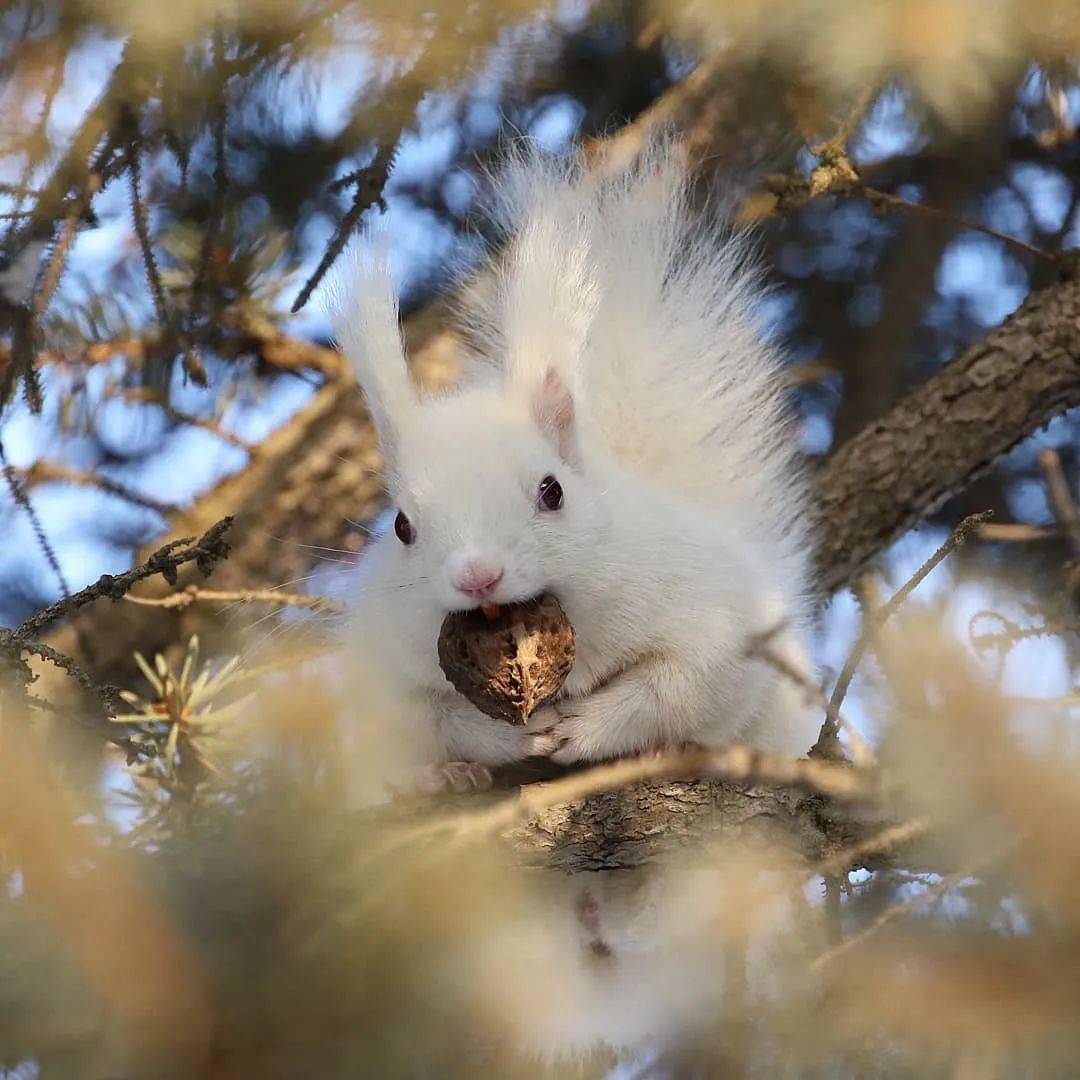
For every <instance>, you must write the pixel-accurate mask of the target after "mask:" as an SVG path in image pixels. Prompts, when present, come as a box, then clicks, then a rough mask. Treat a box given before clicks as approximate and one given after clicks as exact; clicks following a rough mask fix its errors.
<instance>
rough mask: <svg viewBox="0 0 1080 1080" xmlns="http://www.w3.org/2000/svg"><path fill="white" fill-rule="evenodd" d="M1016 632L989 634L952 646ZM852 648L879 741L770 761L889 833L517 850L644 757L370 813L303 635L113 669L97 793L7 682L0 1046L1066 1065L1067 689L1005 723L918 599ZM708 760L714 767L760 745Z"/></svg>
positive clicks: (2, 1055)
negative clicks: (1034, 736) (303, 647)
mask: <svg viewBox="0 0 1080 1080" xmlns="http://www.w3.org/2000/svg"><path fill="white" fill-rule="evenodd" d="M1014 639H1015V635H1013V634H1010V633H1009V631H1008V630H1007V629H1006V630H1004V631H1003V630H1001V629H1000V627H998V626H996V625H995V626H994V627H993V629H992V630H991V631H988V632H987V634H986V635H985V638H984V639H983V640H982V641H981V645H982V647H984V648H986V649H989V650H991V651H992V652H993V651H997V650H1000V649H1003V648H1004V649H1007V648H1008V647H1009V642H1010V640H1014ZM871 647H872V649H873V651H874V653H875V655H876V657H877V660H878V663H879V665H880V668H881V672H882V673H883V678H882V679H881V686H880V708H881V710H882V713H883V715H885V716H887V718H888V721H889V726H888V734H887V736H886V737H885V739H884V740H883V743H882V745H881V747H880V751H879V753H878V755H877V756H876V758H875V759H873V760H871V759H870V758H869V756H868V752H867V751H866V750H865V748H861V749H859V750H858V751H857V752H856V754H855V757H856V760H857V762H858V763H857V764H833V763H829V762H827V761H823V762H820V763H819V765H818V769H817V771H814V772H810V773H808V774H806V775H804V776H802V777H801V778H799V779H798V780H797V781H792V782H796V783H797V784H798V785H799V787H800V789H801V791H802V795H801V796H800V798H801V800H802V801H801V802H800V803H799V804H798V805H797V812H798V813H799V814H803V815H806V816H808V817H811V816H814V815H817V816H819V817H826V818H830V819H834V820H842V819H848V820H852V821H857V820H859V819H860V818H863V817H867V816H868V817H869V818H871V819H874V820H880V821H882V822H892V824H885V825H882V826H881V831H880V832H879V833H877V834H876V835H870V836H868V837H866V838H864V839H863V840H861V841H859V842H852V843H849V844H844V843H843V842H838V843H836V844H834V845H833V846H832V847H831V848H824V849H822V850H824V851H826V852H827V853H826V854H821V852H820V851H819V852H816V853H814V854H812V855H810V856H808V854H807V852H806V851H805V850H800V848H799V846H798V845H796V844H788V843H784V842H782V840H780V839H778V838H777V837H776V836H775V835H771V834H765V833H761V834H758V833H754V834H751V835H749V836H734V835H732V836H731V837H727V836H725V834H724V833H723V832H720V833H718V834H715V835H712V836H711V838H710V839H704V838H702V839H700V840H699V841H697V842H695V843H694V844H693V845H691V846H690V847H689V848H687V847H685V846H684V847H683V848H682V849H679V850H674V849H673V850H671V851H670V852H668V854H667V856H666V857H665V858H662V859H658V860H657V861H656V862H654V863H653V864H652V865H651V866H649V867H647V868H642V869H639V870H636V871H629V870H620V871H615V872H612V873H608V874H583V875H582V874H578V875H574V874H570V875H567V874H564V873H562V872H557V871H553V870H549V869H543V868H538V866H537V860H536V859H535V858H533V859H532V860H529V859H527V858H525V857H524V855H523V847H522V835H523V830H524V831H525V834H526V835H527V833H528V830H529V827H530V822H531V821H532V820H533V819H534V818H537V817H539V816H540V815H541V813H542V812H543V811H544V810H545V809H548V808H549V807H550V804H551V803H553V802H554V803H564V802H567V801H570V802H572V803H573V804H574V805H580V800H581V799H583V798H587V797H590V793H592V792H603V791H610V790H612V789H619V788H621V787H622V786H623V785H624V784H625V783H628V782H630V783H633V782H635V781H639V779H640V776H642V775H644V776H650V777H653V778H654V779H653V780H652V783H656V782H657V781H656V780H655V778H656V777H657V776H660V777H662V775H663V771H664V762H663V760H662V759H649V760H646V761H644V762H641V763H637V762H630V763H623V764H622V765H616V766H606V767H601V768H598V769H594V770H590V771H587V772H583V773H578V774H573V775H572V776H570V777H568V778H566V779H564V780H559V781H554V782H552V783H551V784H546V785H533V786H531V787H527V788H525V789H523V792H524V793H523V794H522V795H520V796H518V795H510V794H508V793H506V792H505V791H504V792H499V793H489V794H488V795H473V796H469V797H468V798H465V799H462V798H461V797H453V796H448V797H446V798H444V799H436V800H429V799H420V798H411V797H400V798H397V799H396V800H394V801H392V802H391V803H388V804H383V805H378V806H377V805H372V804H371V802H370V799H369V796H368V792H369V790H371V789H373V788H374V787H377V784H378V780H379V778H380V776H381V775H382V771H383V768H384V767H385V765H386V753H387V751H386V750H385V748H386V747H387V746H389V745H392V739H387V738H385V733H383V736H381V737H375V738H371V739H368V740H363V739H361V740H359V741H358V740H357V739H356V737H355V727H353V726H351V727H350V731H352V733H353V734H352V735H349V734H348V733H345V734H343V732H342V729H341V727H340V725H339V722H338V717H339V715H340V713H341V709H342V701H341V697H340V693H341V692H340V690H339V689H337V684H336V681H335V680H334V679H332V678H330V677H328V675H327V669H326V667H325V664H327V663H332V661H333V658H332V657H330V658H325V657H324V658H323V659H321V660H318V661H316V662H314V663H313V662H311V661H310V659H309V661H307V662H305V663H300V664H298V663H296V662H293V663H291V664H290V663H288V662H287V661H286V660H285V659H284V658H282V659H281V660H278V661H275V662H274V663H273V665H272V668H271V670H267V669H261V670H256V669H249V670H247V671H245V670H244V669H243V668H241V667H238V666H237V665H236V663H235V662H233V663H230V664H228V665H225V666H224V667H222V666H220V665H217V664H205V663H203V662H202V661H201V660H200V657H199V655H198V647H197V643H195V642H192V643H191V646H190V647H189V650H188V653H187V654H186V656H185V657H184V660H183V662H182V664H181V666H180V668H179V670H172V669H170V668H169V666H168V665H167V664H166V663H165V661H164V660H161V659H160V658H159V660H158V661H157V662H156V663H155V664H150V663H148V662H145V661H142V664H143V667H144V670H145V678H146V681H147V684H148V685H147V691H146V697H145V698H141V697H137V696H135V695H133V694H128V695H126V702H127V709H128V711H127V712H123V713H120V714H119V715H118V716H117V717H116V719H115V723H117V724H119V725H122V727H123V728H124V729H125V730H126V731H127V733H128V734H129V736H130V738H131V739H132V740H133V742H134V743H135V744H137V745H138V746H139V747H140V748H141V749H142V750H143V751H146V752H147V753H148V756H146V757H144V758H143V764H142V765H140V766H138V767H137V768H136V770H135V773H136V775H135V781H134V787H132V788H130V789H128V790H127V792H126V794H123V795H118V793H117V790H116V789H115V787H114V786H113V785H109V784H106V785H104V786H103V785H102V784H101V781H100V777H99V776H98V775H97V774H96V772H95V770H92V769H88V768H87V767H86V764H85V760H86V758H87V756H90V755H88V754H87V751H86V746H85V745H81V744H80V739H79V738H78V737H76V736H75V735H73V734H72V732H73V730H77V729H74V728H73V727H72V726H71V725H70V724H67V723H65V724H60V725H56V726H55V727H50V728H45V727H43V726H42V725H41V724H38V725H30V724H28V723H27V721H26V716H25V715H23V714H22V712H21V710H20V709H19V707H18V706H17V705H15V704H14V699H13V698H8V699H7V700H6V701H5V704H4V713H3V726H2V728H0V732H2V737H3V753H2V754H0V774H2V775H0V822H2V831H0V836H2V847H0V860H2V861H0V871H2V874H3V881H4V884H5V890H4V893H3V894H2V899H0V955H2V956H3V962H2V968H0V1060H3V1061H4V1062H5V1063H6V1064H7V1065H8V1066H9V1067H14V1066H15V1065H16V1064H17V1063H18V1062H20V1061H24V1062H29V1061H32V1062H36V1063H37V1065H38V1066H39V1067H40V1068H41V1070H42V1073H41V1075H44V1076H63V1077H73V1078H74V1077H87V1078H104V1077H132V1078H136V1077H256V1076H259V1077H261V1076H267V1077H272V1076H280V1077H291V1076H296V1075H301V1074H306V1075H316V1076H320V1077H351V1076H431V1075H439V1076H459V1075H460V1076H466V1075H469V1076H472V1075H490V1076H512V1075H524V1076H533V1075H549V1074H550V1075H585V1076H588V1075H603V1074H604V1072H605V1071H606V1070H607V1069H608V1068H610V1066H611V1064H612V1061H613V1060H614V1055H615V1053H616V1052H623V1053H630V1054H633V1053H658V1054H659V1055H660V1056H661V1059H662V1060H664V1061H665V1062H667V1063H669V1064H670V1065H671V1067H672V1068H675V1069H676V1070H677V1069H680V1068H688V1069H691V1071H693V1070H699V1072H698V1074H699V1075H760V1076H776V1075H789V1074H790V1075H823V1076H824V1075H828V1076H836V1075H866V1076H872V1075H882V1076H892V1075H901V1076H902V1075H912V1074H913V1073H914V1074H917V1075H920V1076H933V1075H942V1076H945V1075H951V1076H965V1077H966V1076H978V1077H982V1076H987V1077H989V1076H999V1075H1028V1076H1065V1075H1069V1074H1070V1073H1071V1070H1072V1069H1073V1067H1074V1064H1075V1061H1076V1057H1077V1054H1078V1053H1080V980H1078V979H1077V972H1078V971H1080V830H1078V829H1077V822H1080V767H1078V764H1077V760H1076V756H1075V754H1072V755H1070V754H1069V753H1068V752H1067V751H1068V749H1069V747H1068V745H1067V737H1068V735H1069V730H1068V724H1067V715H1068V707H1069V703H1068V702H1061V703H1050V704H1049V705H1047V704H1045V703H1043V704H1042V705H1041V706H1040V708H1043V709H1045V710H1046V712H1047V714H1048V715H1047V716H1045V717H1043V718H1042V719H1043V720H1048V721H1049V729H1050V730H1051V731H1052V732H1056V733H1057V736H1058V737H1050V738H1047V737H1045V735H1043V737H1041V738H1040V740H1039V741H1038V742H1037V743H1033V742H1031V741H1030V740H1024V739H1022V738H1019V737H1018V736H1017V735H1016V733H1015V730H1014V720H1015V714H1016V711H1017V708H1018V704H1017V702H1016V701H1014V700H1011V699H1010V698H1008V697H1007V696H1006V695H1004V694H1003V693H1002V692H1000V691H999V690H998V689H996V688H995V686H994V683H993V679H992V678H990V677H988V675H987V673H986V670H985V669H984V667H983V666H981V665H980V664H979V663H978V661H977V660H976V659H974V658H973V657H972V655H971V653H970V652H968V651H967V650H965V649H964V648H962V647H961V646H960V645H959V644H958V643H957V641H956V639H955V637H954V635H953V634H951V633H950V632H949V631H948V630H947V628H945V627H943V626H942V624H941V620H940V617H939V614H938V613H936V612H935V611H934V609H933V608H932V607H930V606H925V607H919V606H917V605H916V602H915V601H914V600H912V601H909V604H908V607H907V608H906V609H905V611H904V612H901V613H900V614H899V615H897V616H895V617H894V618H893V619H891V620H889V622H888V623H887V624H885V625H883V626H881V627H880V628H879V630H878V632H877V633H876V634H875V638H874V641H873V643H872V646H871ZM354 689H355V688H354ZM373 699H374V698H373ZM353 711H354V712H355V710H353ZM493 722H495V721H493ZM373 730H375V729H373ZM86 737H87V738H89V737H91V736H86ZM93 737H95V738H96V736H93ZM724 760H725V761H726V762H727V765H726V766H725V767H724V768H723V769H721V770H720V775H721V776H724V775H727V776H728V777H734V778H735V779H736V780H739V772H740V770H741V782H739V783H736V784H735V788H736V789H739V788H742V789H749V790H750V791H751V792H753V791H754V790H756V785H763V784H767V783H768V782H769V775H767V774H770V773H775V772H776V763H770V762H768V761H765V762H755V761H754V759H752V758H750V757H747V758H746V759H745V761H744V762H743V764H742V765H741V766H736V765H733V764H732V761H733V759H730V758H726V759H724ZM678 766H679V763H678V762H674V763H673V771H675V772H677V771H678ZM620 769H621V770H622V771H621V772H620V771H619V770H620ZM637 769H641V770H643V771H641V772H635V770H637ZM703 771H705V772H707V771H708V766H707V765H706V766H705V767H704V770H703ZM759 774H762V775H759ZM705 782H707V781H706V780H705V779H704V778H699V779H698V780H697V781H692V782H691V783H692V784H693V783H697V784H701V783H705ZM648 787H649V785H648V783H641V782H638V783H637V786H636V788H634V787H632V788H631V798H642V799H644V798H645V797H646V796H647V791H648ZM634 791H637V793H638V794H637V795H636V796H635V795H634V794H633V792H634ZM118 798H123V799H126V800H127V801H128V802H129V803H130V804H131V806H130V807H129V808H128V809H127V810H126V811H125V810H123V808H122V807H120V806H118V804H117V799H118ZM525 847H528V845H527V844H526V845H525ZM870 852H874V853H875V856H874V858H873V859H867V857H866V856H867V853H870ZM534 855H535V852H534ZM890 856H891V857H890ZM867 865H869V866H875V865H876V867H877V868H876V869H875V870H874V871H873V872H868V871H867V870H865V869H860V867H864V866H867ZM826 885H827V888H826V889H825V891H824V892H823V888H824V887H825V886H826ZM823 899H824V902H823ZM682 1074H683V1073H678V1072H676V1075H682ZM13 1075H21V1074H18V1073H14V1074H13ZM657 1075H665V1073H663V1072H660V1073H658V1074H657Z"/></svg>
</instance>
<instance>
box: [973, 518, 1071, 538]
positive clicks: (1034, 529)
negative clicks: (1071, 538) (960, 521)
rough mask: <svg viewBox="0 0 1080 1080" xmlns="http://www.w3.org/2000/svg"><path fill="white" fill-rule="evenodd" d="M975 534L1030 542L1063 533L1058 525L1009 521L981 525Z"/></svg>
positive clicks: (980, 536)
mask: <svg viewBox="0 0 1080 1080" xmlns="http://www.w3.org/2000/svg"><path fill="white" fill-rule="evenodd" d="M975 535H976V536H977V537H978V538H979V539H980V540H994V541H999V542H1003V543H1029V542H1030V541H1033V540H1053V539H1054V538H1055V537H1057V536H1060V535H1061V533H1060V530H1059V529H1058V527H1057V526H1056V525H1024V524H1023V523H1022V522H1009V523H1007V524H1002V525H990V524H986V525H980V526H979V527H978V528H977V529H976V530H975Z"/></svg>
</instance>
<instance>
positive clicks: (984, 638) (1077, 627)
mask: <svg viewBox="0 0 1080 1080" xmlns="http://www.w3.org/2000/svg"><path fill="white" fill-rule="evenodd" d="M979 619H997V620H998V622H1000V623H1001V626H1002V629H1001V631H1000V632H998V633H996V634H993V633H985V634H976V633H975V623H976V621H977V620H979ZM1077 633H1080V623H1076V622H1068V621H1064V622H1044V623H1040V625H1038V626H1021V625H1020V624H1019V623H1015V622H1013V621H1012V619H1009V618H1006V617H1005V616H1004V615H1002V614H1001V612H1000V611H990V610H987V609H984V610H982V611H976V612H975V614H974V615H972V616H971V618H970V619H969V620H968V638H969V640H970V641H971V644H972V645H974V646H975V648H977V649H985V648H989V647H990V646H997V647H999V648H1001V647H1002V646H1005V645H1014V644H1015V643H1016V642H1018V641H1026V640H1028V639H1029V638H1040V637H1054V636H1059V635H1063V634H1077Z"/></svg>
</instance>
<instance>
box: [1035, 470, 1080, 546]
mask: <svg viewBox="0 0 1080 1080" xmlns="http://www.w3.org/2000/svg"><path fill="white" fill-rule="evenodd" d="M1039 464H1040V465H1041V466H1042V470H1043V474H1044V475H1045V476H1046V494H1047V496H1048V498H1049V501H1050V508H1051V509H1052V510H1053V511H1054V517H1055V518H1056V520H1057V523H1058V525H1060V526H1061V531H1062V532H1063V533H1064V534H1065V536H1066V538H1067V539H1068V541H1069V547H1070V548H1071V549H1072V555H1073V558H1074V559H1080V511H1078V510H1077V507H1076V500H1075V498H1074V497H1073V493H1072V492H1071V491H1070V490H1069V482H1068V480H1066V479H1065V470H1064V469H1062V467H1061V456H1060V455H1059V454H1058V452H1057V451H1056V450H1042V451H1040V452H1039Z"/></svg>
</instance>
